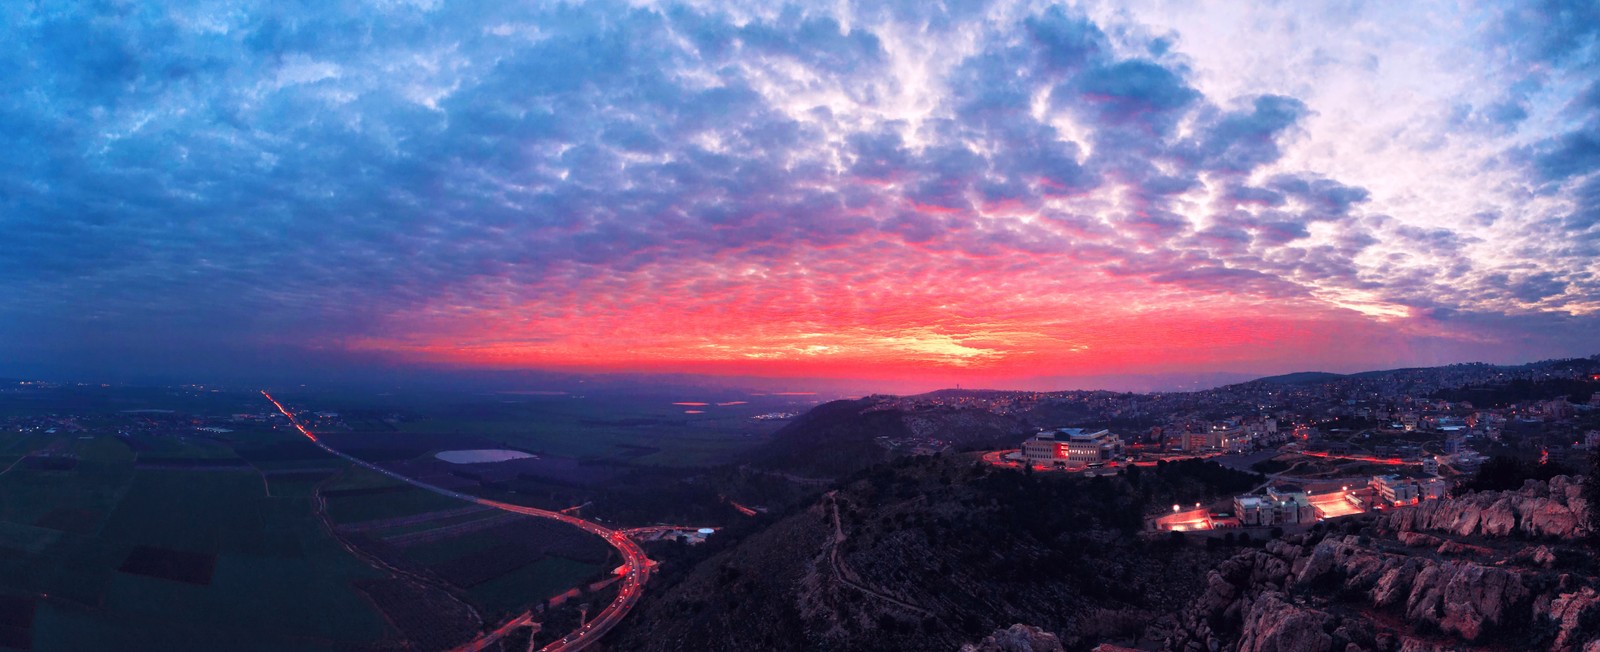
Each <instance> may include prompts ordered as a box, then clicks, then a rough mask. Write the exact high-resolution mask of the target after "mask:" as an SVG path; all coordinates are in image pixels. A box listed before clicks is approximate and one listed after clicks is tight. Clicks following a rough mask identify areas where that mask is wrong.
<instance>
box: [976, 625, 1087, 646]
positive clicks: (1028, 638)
mask: <svg viewBox="0 0 1600 652" xmlns="http://www.w3.org/2000/svg"><path fill="white" fill-rule="evenodd" d="M961 652H1063V648H1062V647H1061V639H1058V638H1056V635H1055V634H1051V633H1050V632H1047V631H1044V630H1042V629H1039V628H1038V627H1033V626H1031V625H1023V624H1020V623H1019V624H1016V625H1012V626H1011V627H1009V628H1006V629H997V630H994V633H993V634H990V635H988V636H987V637H985V638H984V639H983V640H982V641H979V642H978V643H977V644H972V643H968V644H966V645H963V646H961Z"/></svg>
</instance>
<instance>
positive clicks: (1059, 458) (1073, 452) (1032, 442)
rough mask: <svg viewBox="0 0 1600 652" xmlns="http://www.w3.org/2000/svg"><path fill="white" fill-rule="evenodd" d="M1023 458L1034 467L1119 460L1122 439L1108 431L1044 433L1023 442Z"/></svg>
mask: <svg viewBox="0 0 1600 652" xmlns="http://www.w3.org/2000/svg"><path fill="white" fill-rule="evenodd" d="M1022 456H1023V457H1024V458H1026V459H1027V460H1028V464H1031V465H1033V466H1036V467H1049V468H1081V467H1086V466H1089V465H1092V464H1103V463H1105V462H1109V461H1111V460H1113V459H1116V458H1118V457H1121V456H1122V438H1121V437H1118V436H1116V435H1114V434H1112V433H1111V431H1110V430H1100V431H1096V432H1084V431H1083V429H1082V428H1057V429H1054V430H1044V431H1041V432H1039V434H1037V435H1034V436H1033V437H1031V438H1029V439H1028V440H1027V441H1025V442H1022Z"/></svg>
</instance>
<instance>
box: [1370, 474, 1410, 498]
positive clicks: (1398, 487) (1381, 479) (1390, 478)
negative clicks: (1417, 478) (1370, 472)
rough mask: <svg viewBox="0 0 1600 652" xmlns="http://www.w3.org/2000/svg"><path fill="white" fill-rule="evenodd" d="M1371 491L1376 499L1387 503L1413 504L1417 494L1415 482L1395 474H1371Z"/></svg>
mask: <svg viewBox="0 0 1600 652" xmlns="http://www.w3.org/2000/svg"><path fill="white" fill-rule="evenodd" d="M1371 486H1372V491H1373V493H1375V494H1377V498H1378V500H1379V501H1380V502H1381V503H1383V504H1388V505H1415V504H1417V497H1418V495H1419V492H1418V488H1417V484H1416V483H1415V482H1412V481H1410V480H1406V479H1403V478H1401V477H1400V476H1397V475H1375V476H1372V482H1371Z"/></svg>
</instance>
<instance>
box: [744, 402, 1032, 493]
mask: <svg viewBox="0 0 1600 652" xmlns="http://www.w3.org/2000/svg"><path fill="white" fill-rule="evenodd" d="M1028 430H1029V426H1028V424H1027V423H1026V422H1024V421H1022V420H1021V419H1018V418H1015V417H1010V416H1004V415H999V414H995V413H993V412H989V411H987V410H982V409H974V408H957V407H934V408H925V409H916V410H906V409H901V408H898V407H892V406H890V405H887V404H885V403H883V402H882V401H880V400H879V399H874V398H865V399H858V400H848V401H833V402H830V403H824V404H822V405H819V406H817V407H816V408H813V409H812V410H811V411H809V412H807V413H805V414H803V415H800V416H799V417H797V418H796V419H795V420H794V421H793V422H791V423H789V424H788V425H786V426H784V427H783V428H782V429H780V430H778V432H777V433H775V434H774V435H773V436H772V440H771V441H769V442H767V443H766V444H765V445H764V446H762V447H761V448H760V449H758V450H757V451H755V452H754V453H753V454H752V456H751V458H750V459H751V462H752V463H753V464H754V465H756V466H760V467H763V468H769V469H776V470H780V471H786V472H790V473H796V474H800V475H808V476H818V477H842V476H844V475H848V474H850V473H854V472H856V471H859V470H861V469H864V468H867V467H868V466H871V465H873V464H877V463H880V462H884V461H887V460H889V459H892V458H894V457H895V456H896V453H895V452H894V451H893V450H891V449H890V448H889V446H888V444H889V443H891V442H895V441H902V442H903V441H905V440H909V439H921V440H936V441H939V442H943V443H945V444H947V445H949V446H950V447H951V448H952V449H955V450H960V449H963V448H969V447H987V446H998V445H1011V446H1015V445H1016V444H1017V442H1019V441H1021V439H1022V437H1023V435H1024V434H1026V433H1027V432H1028Z"/></svg>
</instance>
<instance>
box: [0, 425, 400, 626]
mask: <svg viewBox="0 0 1600 652" xmlns="http://www.w3.org/2000/svg"><path fill="white" fill-rule="evenodd" d="M141 444H142V445H141V448H142V450H141V451H140V452H139V453H138V455H140V456H142V455H155V456H158V459H162V460H186V459H218V458H227V457H232V456H233V455H234V454H233V452H232V450H231V449H230V448H229V447H228V446H227V445H226V444H225V443H219V442H217V441H214V440H209V439H190V438H177V437H170V438H169V437H162V438H154V439H152V440H150V441H142V442H141ZM0 450H5V451H7V452H8V453H9V454H10V455H11V456H12V459H11V460H9V461H7V462H6V464H7V465H8V466H9V465H10V462H11V461H14V460H15V459H16V458H18V457H21V456H22V455H23V454H26V453H27V452H29V451H44V450H48V451H50V452H52V453H53V454H56V455H71V456H75V457H76V458H77V459H78V461H77V464H76V465H75V466H74V467H72V468H71V469H68V470H36V469H30V468H28V466H27V465H25V464H18V465H16V466H14V467H12V468H11V469H10V470H9V471H6V472H5V473H4V474H3V475H0V550H3V551H4V554H0V591H3V592H5V593H9V594H12V595H21V596H30V595H31V596H35V597H36V598H38V601H37V610H36V612H35V616H34V622H33V632H32V635H33V641H34V649H36V650H80V649H167V650H192V649H260V650H282V649H312V650H315V649H328V650H333V649H343V648H348V647H350V646H352V645H358V644H363V643H368V642H372V641H377V640H380V639H383V638H385V637H393V636H394V634H395V633H394V632H393V631H392V630H391V628H390V627H389V626H388V624H387V623H386V622H385V621H384V620H383V618H382V616H381V615H380V614H379V613H378V612H377V610H376V609H374V608H373V607H372V606H371V605H370V604H368V603H367V602H366V601H365V599H364V598H363V597H362V596H361V595H360V594H358V593H357V592H356V591H355V590H354V589H353V587H352V586H351V585H350V582H351V581H352V580H356V579H364V578H374V577H381V576H382V575H381V574H380V573H379V572H378V571H376V570H374V569H372V568H371V567H369V566H367V565H366V564H365V563H363V562H361V561H359V560H357V559H356V558H354V557H352V556H351V555H350V554H349V553H348V552H347V551H346V550H344V548H343V547H342V546H340V545H339V543H338V542H337V541H335V540H334V539H332V538H331V537H330V536H329V535H328V533H327V531H326V530H325V528H324V527H323V526H322V524H321V522H320V521H319V520H318V519H317V518H316V516H315V514H314V513H313V512H312V509H311V507H312V506H311V501H310V498H309V497H308V494H309V492H307V493H306V494H302V495H298V496H287V497H268V495H267V493H266V487H267V485H266V483H265V481H264V480H263V477H262V475H261V474H259V473H257V472H256V471H255V470H254V469H251V468H249V467H243V468H234V469H223V470H193V471H190V470H165V469H139V468H136V454H135V452H134V451H133V450H131V449H130V448H129V447H128V446H127V445H126V444H124V443H123V442H122V441H120V440H119V439H118V438H116V437H113V436H110V435H109V434H106V433H73V434H70V435H65V434H57V435H31V436H26V437H21V438H18V437H15V436H8V437H6V438H5V439H0ZM0 468H3V467H0ZM140 545H146V546H156V547H159V548H166V549H174V550H186V551H193V552H198V553H204V554H205V555H206V556H208V557H209V556H210V555H215V557H214V559H215V571H214V573H213V574H212V576H211V579H210V583H209V584H207V585H196V584H187V583H183V582H178V581H173V580H169V579H162V578H156V577H148V576H144V575H135V574H130V573H127V572H121V571H120V570H119V568H121V566H122V564H123V562H124V560H125V559H127V558H128V556H129V553H130V552H131V551H132V550H133V549H134V547H135V546H140Z"/></svg>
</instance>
